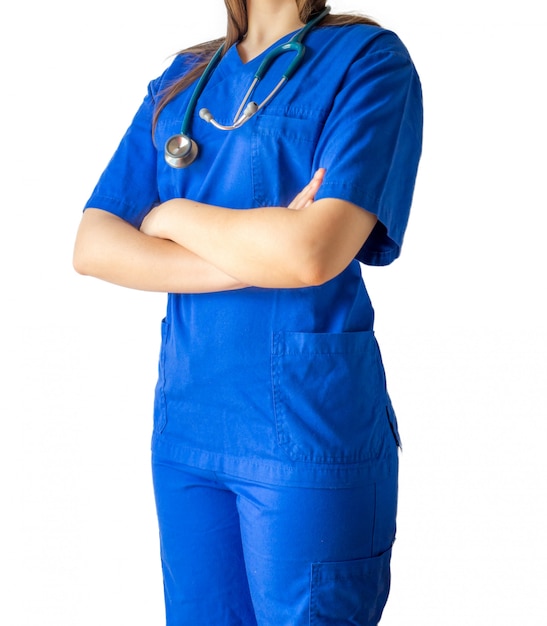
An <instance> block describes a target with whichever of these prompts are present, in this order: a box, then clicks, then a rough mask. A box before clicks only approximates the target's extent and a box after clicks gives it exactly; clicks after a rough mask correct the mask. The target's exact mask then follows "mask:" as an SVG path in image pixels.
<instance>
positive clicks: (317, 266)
mask: <svg viewBox="0 0 547 626" xmlns="http://www.w3.org/2000/svg"><path fill="white" fill-rule="evenodd" d="M340 271H341V270H338V269H335V268H334V267H333V265H332V262H330V261H329V259H325V258H322V257H321V256H318V257H311V258H310V257H308V258H307V259H304V260H303V262H302V263H300V264H299V271H298V277H297V279H298V281H299V282H300V283H301V286H302V287H319V286H320V285H324V284H325V283H326V282H328V281H329V280H331V279H332V278H334V277H335V276H337V275H338V274H339V273H340Z"/></svg>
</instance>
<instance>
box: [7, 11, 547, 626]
mask: <svg viewBox="0 0 547 626" xmlns="http://www.w3.org/2000/svg"><path fill="white" fill-rule="evenodd" d="M332 5H333V9H334V10H342V9H357V10H361V11H363V12H366V13H368V14H369V15H372V16H374V17H375V18H376V19H377V20H379V21H380V22H381V23H382V24H383V25H384V26H386V27H389V28H391V29H393V30H395V31H396V32H398V34H399V35H400V36H401V38H402V39H403V41H404V42H405V43H406V45H407V46H408V48H409V49H410V51H411V54H412V56H413V58H414V60H415V63H416V65H417V67H418V69H419V73H420V75H421V78H422V82H423V88H424V101H425V113H426V126H425V144H424V153H423V159H422V163H421V168H420V173H419V179H418V184H417V188H416V194H415V202H414V207H413V214H412V218H411V222H410V225H409V229H408V231H407V235H406V240H405V248H404V251H403V256H402V258H401V259H400V260H398V261H397V262H396V263H395V264H393V265H392V266H390V267H388V268H374V269H372V268H366V269H365V270H364V272H365V277H366V280H367V283H368V285H369V290H370V292H371V295H372V297H373V301H374V303H375V308H376V314H377V335H378V338H379V341H380V345H381V347H382V351H383V355H384V360H385V364H386V368H387V371H388V380H389V384H390V390H391V394H392V396H393V400H394V403H395V406H396V409H397V411H398V414H399V421H400V426H401V431H402V435H403V440H404V453H403V455H402V458H401V497H400V515H399V537H398V541H397V544H396V550H395V552H394V557H393V587H392V595H391V598H390V601H389V603H388V606H387V608H386V611H385V616H384V619H383V620H382V626H401V625H406V624H420V626H451V625H457V626H462V625H466V626H467V625H475V624H476V625H479V624H480V625H483V624H492V625H496V626H515V624H519V625H520V624H526V626H536V625H537V626H541V625H544V624H547V606H546V600H545V597H546V596H545V587H546V583H547V574H546V568H547V547H546V545H547V544H546V542H545V540H544V535H545V529H546V528H547V503H546V500H547V499H546V486H545V479H546V477H547V462H546V460H545V432H546V428H545V422H546V419H547V409H546V407H545V395H546V393H545V391H546V386H547V367H546V354H547V333H546V330H545V319H546V318H547V310H546V305H545V284H546V261H545V242H544V223H545V213H546V211H547V201H546V197H545V178H546V175H547V169H546V158H545V145H546V140H547V133H546V124H545V111H546V110H547V100H546V96H545V93H546V90H545V76H546V74H545V62H546V56H547V53H546V49H545V44H544V43H543V42H544V41H545V32H546V28H547V22H546V20H545V17H544V16H545V12H544V11H540V10H539V8H538V5H537V4H536V3H532V1H531V0H524V1H523V2H520V3H518V5H515V4H514V3H509V2H504V1H503V0H499V1H497V2H490V1H484V0H483V1H481V0H478V1H477V0H475V1H474V2H471V0H463V1H462V2H459V3H448V4H447V3H442V2H436V3H434V2H431V1H430V0H415V1H414V2H408V1H404V0H392V1H390V2H388V1H386V0H384V1H383V2H381V1H379V0H376V1H373V0H371V1H370V2H369V1H367V2H359V1H358V0H353V1H347V2H335V1H334V0H332ZM2 6H3V8H2V10H1V11H2V14H1V16H0V24H1V25H0V29H1V31H0V45H1V51H0V52H1V56H0V58H1V64H2V83H1V90H2V98H1V107H2V108H1V111H2V115H1V116H0V150H1V152H2V165H1V170H0V177H1V178H0V180H1V190H2V193H1V199H2V205H3V206H2V213H1V226H2V228H1V232H2V242H1V245H0V254H1V258H0V271H1V283H0V284H1V287H2V292H3V293H2V309H1V311H2V312H1V325H0V332H1V336H0V355H1V356H0V358H1V365H2V369H1V372H2V379H1V380H2V383H1V384H2V391H1V394H0V417H1V422H0V424H1V426H0V486H1V491H0V498H1V500H0V504H1V510H2V513H1V517H0V524H1V533H0V570H1V571H0V575H1V576H2V580H3V584H2V591H1V593H0V623H1V624H3V625H4V624H5V625H6V626H50V625H51V626H75V625H77V626H97V625H98V624H101V625H102V626H120V625H130V624H131V625H137V626H140V625H142V626H159V625H160V624H162V623H163V598H162V588H161V575H160V568H159V559H158V541H157V530H156V521H155V513H154V505H153V494H152V488H151V480H150V473H149V454H148V448H149V438H150V429H151V409H152V399H153V387H154V384H155V376H156V359H157V353H158V348H159V321H160V319H161V317H162V316H163V309H164V296H162V295H158V294H146V293H139V292H132V291H129V290H125V289H121V288H117V287H113V286H110V285H108V284H104V283H100V282H99V281H96V280H94V279H90V278H82V277H80V276H78V275H77V274H75V273H74V271H73V270H72V267H71V254H72V245H73V241H74V235H75V232H76V228H77V224H78V222H79V219H80V211H81V207H82V205H83V203H84V202H85V200H86V199H87V197H88V195H89V194H90V192H91V189H92V187H93V185H94V184H95V182H96V180H97V178H98V176H99V174H100V172H101V171H102V169H103V167H104V165H105V164H106V162H107V160H108V158H109V157H110V155H111V153H112V151H113V150H114V148H115V146H116V145H117V143H118V140H119V139H120V137H121V135H122V133H123V132H124V130H125V128H126V126H127V125H128V123H129V121H130V119H131V117H132V115H133V113H134V111H135V110H136V108H137V107H138V105H139V104H140V101H141V99H142V97H143V96H144V93H145V89H146V85H147V83H148V81H149V80H150V79H151V78H153V77H155V76H156V75H158V74H159V73H160V72H161V71H163V69H164V67H166V65H167V63H168V62H169V59H168V57H169V55H171V54H172V53H174V52H176V51H177V50H178V49H180V48H183V47H186V46H188V45H190V44H193V43H197V42H199V41H202V40H205V39H211V38H214V37H217V36H220V35H222V34H223V32H224V25H225V17H224V9H223V3H222V1H221V0H200V1H199V2H195V3H194V2H189V1H186V2H185V1H184V0H180V1H179V2H174V1H173V0H157V1H156V2H154V3H151V2H143V1H142V0H141V1H139V0H135V1H133V2H122V1H121V0H109V1H108V2H106V1H105V0H94V2H93V3H73V2H68V1H66V0H51V1H49V2H39V1H38V0H28V1H27V2H20V3H10V4H9V5H8V4H7V3H4V4H3V5H2ZM541 16H543V17H541ZM212 626H215V625H212Z"/></svg>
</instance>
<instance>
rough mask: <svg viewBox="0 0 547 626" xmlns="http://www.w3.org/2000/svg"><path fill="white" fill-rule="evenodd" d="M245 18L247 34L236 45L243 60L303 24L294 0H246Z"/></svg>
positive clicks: (257, 53)
mask: <svg viewBox="0 0 547 626" xmlns="http://www.w3.org/2000/svg"><path fill="white" fill-rule="evenodd" d="M247 19H248V22H247V34H246V36H245V39H244V40H243V41H242V42H241V43H240V44H239V46H238V49H239V53H240V55H241V56H242V58H243V59H244V60H245V61H248V60H250V59H252V58H253V57H255V56H257V55H259V54H260V53H261V52H263V51H264V50H266V48H268V47H269V46H271V45H272V44H273V43H275V42H276V41H278V40H279V39H281V37H284V36H285V35H287V34H288V33H292V32H293V31H295V30H298V29H299V28H302V26H303V24H302V22H301V21H300V17H299V15H298V8H297V6H296V2H295V0H247Z"/></svg>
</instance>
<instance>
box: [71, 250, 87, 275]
mask: <svg viewBox="0 0 547 626" xmlns="http://www.w3.org/2000/svg"><path fill="white" fill-rule="evenodd" d="M72 267H73V268H74V270H75V271H76V273H78V274H80V275H82V276H89V275H90V274H91V271H90V267H89V259H88V257H87V255H86V254H85V253H84V251H82V250H81V249H80V247H79V246H78V245H76V246H75V247H74V253H73V255H72Z"/></svg>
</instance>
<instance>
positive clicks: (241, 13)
mask: <svg viewBox="0 0 547 626" xmlns="http://www.w3.org/2000/svg"><path fill="white" fill-rule="evenodd" d="M295 2H296V6H297V7H298V12H299V14H300V21H301V22H302V23H303V24H305V23H306V22H307V21H308V20H309V19H310V16H311V15H313V14H315V13H318V12H320V11H322V10H323V9H324V8H325V6H326V4H327V2H326V0H295ZM224 4H225V5H226V10H227V12H228V26H227V31H226V36H225V37H221V38H220V39H214V40H213V41H206V42H205V43H201V44H198V45H196V46H192V47H190V48H186V49H184V50H181V51H180V52H179V53H178V54H189V55H193V56H195V58H196V62H195V64H193V66H192V68H191V69H190V70H189V71H188V72H186V73H185V74H184V76H182V77H181V78H180V79H178V80H177V81H175V82H173V83H172V84H171V85H169V86H168V87H167V88H166V89H165V90H164V91H163V92H162V93H161V94H160V99H159V101H158V103H157V106H156V109H155V112H154V120H153V127H154V128H155V127H156V123H157V121H158V116H159V114H160V113H161V111H162V110H163V108H164V107H165V106H166V105H167V104H168V103H169V102H170V101H171V100H173V98H175V97H176V96H177V95H178V94H179V93H180V92H181V91H183V90H184V89H186V87H188V86H189V85H191V84H192V83H193V82H194V81H195V80H196V79H197V78H198V77H199V76H201V74H202V73H203V70H204V69H205V67H206V66H207V63H209V61H210V60H211V57H212V56H213V54H214V53H215V52H216V50H217V49H218V48H219V47H220V46H221V45H222V46H223V54H225V53H226V51H227V50H229V49H230V48H231V47H232V46H233V44H235V43H236V42H237V41H240V40H241V39H242V38H243V36H244V35H245V33H246V32H247V3H246V0H224ZM347 24H372V25H373V26H379V24H378V23H377V22H375V21H374V20H373V19H371V18H369V17H366V16H363V15H352V14H340V15H327V17H326V18H325V19H324V20H322V21H321V24H320V25H321V26H345V25H347Z"/></svg>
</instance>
